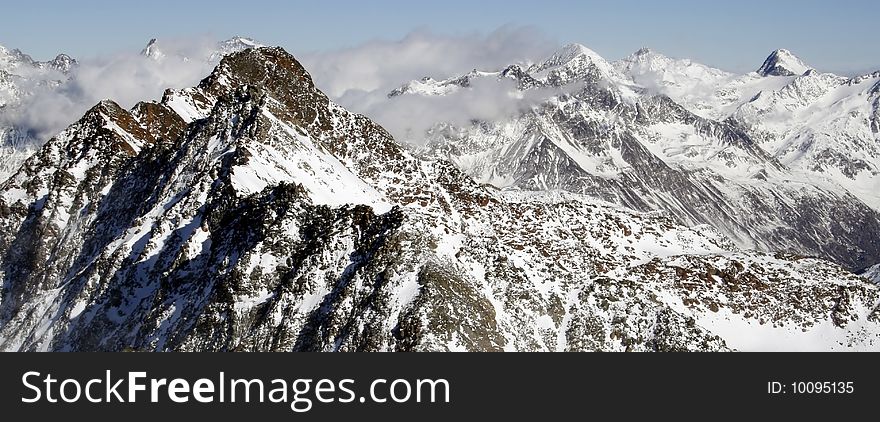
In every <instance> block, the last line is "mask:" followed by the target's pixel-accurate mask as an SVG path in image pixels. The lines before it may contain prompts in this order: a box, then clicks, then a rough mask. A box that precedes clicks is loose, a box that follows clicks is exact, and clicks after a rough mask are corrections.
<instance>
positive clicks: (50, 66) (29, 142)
mask: <svg viewBox="0 0 880 422" xmlns="http://www.w3.org/2000/svg"><path fill="white" fill-rule="evenodd" d="M76 65H77V62H76V60H74V59H73V58H71V57H70V56H68V55H66V54H59V55H58V56H56V57H55V58H54V59H52V60H50V61H46V62H38V61H35V60H34V59H33V58H31V57H30V56H28V55H27V54H25V53H23V52H21V51H20V50H17V49H12V50H10V49H8V48H6V47H4V46H2V45H0V180H3V179H5V178H6V177H7V176H9V175H10V174H12V172H13V171H15V170H16V169H17V168H18V166H19V165H21V163H22V162H23V161H24V160H25V159H26V158H27V157H28V156H30V154H32V153H33V152H34V151H35V150H36V148H37V144H38V143H39V141H38V140H37V139H36V138H35V137H34V135H33V134H32V133H30V132H29V130H28V128H23V127H18V126H16V125H14V124H12V123H11V122H9V121H8V120H7V119H5V116H6V113H9V112H10V111H12V110H13V109H15V108H16V107H19V106H20V105H21V103H22V100H24V99H25V98H27V97H28V96H31V95H33V94H34V93H35V92H38V91H40V90H49V89H55V88H56V87H57V86H59V85H61V84H62V83H63V81H64V80H66V79H67V78H68V77H69V74H70V72H71V71H72V70H73V69H74V67H75V66H76Z"/></svg>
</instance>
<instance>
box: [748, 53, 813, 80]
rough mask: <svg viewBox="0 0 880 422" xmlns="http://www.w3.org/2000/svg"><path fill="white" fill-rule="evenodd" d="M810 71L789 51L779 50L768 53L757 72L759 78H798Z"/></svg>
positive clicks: (808, 67)
mask: <svg viewBox="0 0 880 422" xmlns="http://www.w3.org/2000/svg"><path fill="white" fill-rule="evenodd" d="M810 69H812V68H811V67H810V66H807V65H806V64H805V63H804V62H803V61H802V60H801V59H800V58H798V57H797V56H795V55H794V54H792V52H791V51H788V50H785V49H779V50H776V51H774V52H772V53H770V56H768V57H767V60H765V61H764V64H763V65H761V67H760V68H758V70H757V72H758V74H759V75H761V76H800V75H803V74H804V73H806V72H807V71H808V70H810Z"/></svg>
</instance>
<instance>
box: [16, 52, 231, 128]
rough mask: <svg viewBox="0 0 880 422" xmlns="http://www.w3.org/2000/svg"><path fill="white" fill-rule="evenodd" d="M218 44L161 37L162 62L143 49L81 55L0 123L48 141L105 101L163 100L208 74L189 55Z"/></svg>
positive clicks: (131, 103)
mask: <svg viewBox="0 0 880 422" xmlns="http://www.w3.org/2000/svg"><path fill="white" fill-rule="evenodd" d="M214 45H216V43H214V42H212V41H210V40H208V39H207V38H192V39H180V40H167V41H165V40H163V42H162V45H161V48H162V51H163V53H165V54H164V57H163V58H162V59H161V60H154V59H151V58H149V57H146V56H144V55H142V54H140V51H131V52H125V53H118V54H113V55H109V56H104V57H95V58H86V59H80V60H79V63H80V64H79V66H77V67H76V68H74V69H73V70H72V71H71V74H70V76H69V78H67V79H66V80H64V81H63V82H61V83H60V85H59V84H57V83H54V84H49V85H46V84H43V85H42V86H34V87H29V88H28V91H29V92H30V95H28V96H26V97H25V98H23V101H22V102H21V104H18V105H17V106H15V107H10V108H8V109H6V110H4V112H3V113H2V115H0V123H2V124H4V125H7V126H12V127H16V128H20V129H24V130H26V131H28V132H30V133H32V134H33V135H34V136H35V137H36V138H37V139H39V140H45V139H48V138H50V137H52V136H54V135H55V134H57V133H59V132H60V131H62V130H63V129H64V128H65V127H67V126H68V125H70V124H71V123H73V122H75V121H76V120H78V119H79V118H80V117H82V115H83V114H84V113H85V112H86V111H87V110H88V109H89V108H91V107H92V106H94V105H95V104H97V103H98V102H99V101H101V100H104V99H111V100H113V101H116V102H117V103H119V104H120V105H122V106H123V107H125V108H131V107H133V106H134V105H135V104H136V103H137V102H139V101H144V100H154V99H159V98H161V96H162V93H163V92H164V91H165V89H167V88H183V87H187V86H192V85H194V84H196V83H198V81H199V80H201V79H202V78H204V77H205V76H206V75H207V74H208V73H209V72H210V71H211V69H212V67H213V65H212V64H210V63H208V62H207V61H206V60H201V59H189V57H193V58H201V57H207V55H208V54H210V53H209V52H210V51H212V50H213V47H212V46H214ZM62 77H63V75H59V76H58V78H59V79H60V78H62Z"/></svg>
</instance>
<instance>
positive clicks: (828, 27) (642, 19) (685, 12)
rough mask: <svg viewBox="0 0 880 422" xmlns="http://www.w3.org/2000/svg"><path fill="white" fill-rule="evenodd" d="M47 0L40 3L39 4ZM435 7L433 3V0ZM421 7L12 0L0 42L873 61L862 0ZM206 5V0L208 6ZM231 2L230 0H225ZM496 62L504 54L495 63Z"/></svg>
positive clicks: (733, 63) (823, 66)
mask: <svg viewBox="0 0 880 422" xmlns="http://www.w3.org/2000/svg"><path fill="white" fill-rule="evenodd" d="M47 3H48V6H47ZM434 4H435V5H436V3H434ZM442 4H443V6H444V7H442V8H440V7H434V8H433V9H432V10H430V11H425V8H423V7H415V4H413V3H412V2H403V1H395V0H389V1H384V2H378V3H370V4H365V3H361V2H335V3H334V4H330V3H328V2H324V3H322V4H312V3H306V2H299V1H294V2H275V1H271V0H257V1H251V2H248V3H247V5H248V7H247V9H246V10H241V7H240V4H237V3H235V2H230V1H227V0H220V1H212V2H210V3H208V2H186V3H184V2H171V1H168V0H156V1H154V2H152V3H151V4H150V7H142V6H140V5H132V4H119V3H118V2H109V1H106V0H92V1H84V2H77V3H69V2H58V1H48V2H42V3H41V4H40V5H39V6H37V5H35V4H30V3H27V4H18V5H16V6H14V7H9V8H7V10H8V9H13V10H12V13H11V15H12V16H14V17H15V18H14V19H11V20H10V21H9V22H7V23H5V24H4V27H3V28H0V45H3V46H5V47H7V48H18V49H20V50H21V51H23V52H25V53H27V54H29V55H31V56H33V57H34V58H35V59H37V60H48V59H51V58H52V57H54V56H55V55H57V54H58V53H66V54H69V55H71V56H73V57H76V58H85V59H88V58H93V57H99V56H106V55H112V54H117V53H121V52H125V53H129V52H131V51H132V50H137V51H139V50H140V49H141V48H143V47H144V45H146V43H147V41H149V39H151V38H160V39H182V38H212V39H218V40H219V39H227V38H231V37H232V36H245V37H251V38H254V39H257V40H259V41H261V42H264V43H266V44H270V45H279V46H282V47H284V48H286V49H288V50H289V51H291V52H293V53H294V54H295V55H299V54H320V53H324V52H333V51H338V50H346V49H351V48H357V47H359V46H363V45H365V44H370V43H375V42H386V43H389V42H397V41H400V40H404V39H406V38H407V37H409V36H412V34H414V33H428V34H432V35H434V36H437V37H449V38H457V39H462V40H465V39H467V38H469V37H480V36H486V35H487V34H491V33H493V32H495V31H497V30H498V29H499V28H507V27H512V28H527V29H528V30H529V31H531V32H532V33H533V35H534V36H535V37H538V38H541V41H542V42H546V43H548V44H555V45H563V44H568V43H580V44H583V45H586V46H587V47H589V48H591V49H593V50H595V51H596V52H597V53H599V54H600V55H602V56H603V57H605V58H606V59H608V60H616V59H620V58H623V57H625V56H627V55H629V54H631V53H633V52H635V51H636V50H638V49H639V48H642V47H648V48H651V49H652V50H655V51H658V52H660V53H663V54H665V55H668V56H670V57H677V58H687V59H692V60H695V61H697V62H700V63H704V64H707V65H710V66H713V67H717V68H720V69H723V70H727V71H731V72H737V73H744V72H748V71H752V70H755V69H756V68H757V67H758V66H760V64H761V62H762V61H763V59H764V58H766V56H767V55H768V54H769V53H770V52H772V51H773V50H776V49H778V48H785V49H788V50H791V51H792V52H794V53H795V54H796V55H798V56H799V57H801V58H802V59H803V60H804V61H805V62H807V63H808V64H809V65H811V66H813V67H815V68H817V69H819V70H822V71H830V72H836V73H841V74H848V75H852V74H860V73H866V72H871V71H874V70H880V45H878V43H876V42H874V36H873V31H874V29H873V27H874V22H873V19H874V18H873V16H876V15H877V12H880V4H877V3H876V2H870V1H864V0H850V1H843V2H837V3H836V4H835V5H834V6H830V5H828V4H827V2H818V1H807V2H804V1H799V2H794V1H780V2H769V3H768V2H758V1H753V0H746V1H740V2H737V4H736V5H733V6H731V5H719V4H705V2H697V1H693V0H681V1H675V2H663V3H661V4H655V2H648V1H642V0H637V1H632V2H628V3H627V4H626V5H620V4H609V3H608V2H577V3H572V2H566V1H561V0H551V1H547V2H543V3H541V4H540V5H536V4H534V3H526V2H522V1H505V2H500V1H486V2H479V3H477V4H472V3H469V2H464V1H461V0H447V1H446V2H444V3H442ZM208 5H210V7H208ZM233 6H234V7H233ZM499 64H500V63H499Z"/></svg>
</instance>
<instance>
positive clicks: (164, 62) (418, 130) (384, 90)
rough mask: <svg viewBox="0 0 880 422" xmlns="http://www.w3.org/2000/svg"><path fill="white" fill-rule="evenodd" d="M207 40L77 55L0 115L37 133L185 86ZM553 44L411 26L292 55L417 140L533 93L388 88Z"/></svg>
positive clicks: (494, 84) (524, 34)
mask: <svg viewBox="0 0 880 422" xmlns="http://www.w3.org/2000/svg"><path fill="white" fill-rule="evenodd" d="M216 46H217V44H216V40H211V39H209V38H207V37H202V38H190V39H176V40H169V39H161V40H160V43H159V49H160V50H161V52H162V53H163V54H162V55H161V56H162V57H163V58H162V59H161V60H152V59H150V58H147V57H144V56H143V55H141V54H140V52H139V51H131V52H125V53H119V54H114V55H109V56H103V57H96V58H91V59H81V60H80V65H79V66H78V67H77V68H76V69H75V70H74V71H73V74H72V77H71V78H70V79H69V80H68V81H67V82H65V83H64V84H62V85H61V86H60V87H58V88H56V89H52V90H48V89H44V90H37V91H36V92H35V95H33V96H31V97H29V98H27V99H26V100H25V101H24V103H23V104H22V105H21V106H20V107H16V108H15V109H11V110H6V111H5V112H4V113H3V116H2V119H3V120H5V123H7V124H11V125H12V126H15V127H19V128H26V129H28V130H30V131H31V132H33V133H35V134H37V135H38V137H40V138H42V139H46V138H48V137H51V136H52V135H54V134H56V133H58V132H60V131H61V130H63V129H64V128H65V127H67V126H68V125H69V124H71V123H72V122H74V121H76V120H78V119H79V118H80V117H81V116H82V115H83V113H84V112H85V111H86V110H88V109H89V108H91V107H92V106H93V105H94V104H96V103H98V102H99V101H101V100H103V99H112V100H114V101H116V102H118V103H119V104H120V105H122V106H123V107H126V108H130V107H132V106H134V105H135V104H136V103H137V102H139V101H146V100H155V99H159V98H161V96H162V93H163V92H164V91H165V90H166V89H167V88H175V89H179V88H184V87H189V86H194V85H195V84H197V83H198V81H199V80H201V79H202V78H204V77H205V76H207V75H208V74H209V73H210V71H211V69H212V67H213V66H214V64H212V63H210V62H209V61H207V60H206V58H207V57H208V56H209V55H210V53H211V52H213V51H214V49H216ZM556 48H557V44H556V43H555V42H552V41H551V40H549V39H548V38H547V37H546V36H544V35H543V34H542V33H540V32H539V31H537V30H534V29H531V28H520V27H502V28H500V29H498V30H496V31H494V32H491V33H488V34H469V35H456V36H450V35H439V34H436V33H432V32H428V31H416V32H413V33H411V34H409V35H407V36H406V37H404V38H403V39H400V40H396V41H370V42H366V43H364V44H362V45H359V46H355V47H350V48H345V49H340V50H334V51H325V52H317V53H307V54H300V55H298V56H297V59H299V60H300V61H301V62H302V63H303V65H304V66H305V67H306V69H308V71H309V73H310V74H311V75H312V77H313V78H314V80H315V83H316V85H317V86H318V87H319V88H320V89H322V90H323V91H324V92H326V93H327V94H328V95H329V96H330V97H331V98H333V99H334V100H336V101H337V102H339V103H340V104H341V105H343V106H345V107H347V108H349V109H351V110H352V111H355V112H360V113H363V114H366V115H367V116H369V117H371V118H373V119H375V120H376V121H377V122H378V123H380V124H382V125H383V126H385V127H386V128H387V129H388V130H390V131H391V133H392V134H394V135H395V136H396V137H398V138H399V139H407V140H410V141H416V142H417V141H419V139H418V138H419V135H420V134H423V133H424V131H425V130H427V129H428V128H429V127H430V126H431V125H432V124H434V123H436V122H440V121H445V122H451V123H455V124H466V123H467V122H469V121H471V120H474V119H480V120H492V119H494V118H497V117H500V116H502V115H505V114H509V113H513V112H517V111H519V110H520V109H522V108H523V107H525V106H528V105H529V104H531V103H533V102H534V98H532V97H533V96H534V94H532V95H531V96H527V97H525V98H519V99H513V101H512V98H511V95H514V94H515V91H516V90H515V86H514V85H513V83H512V82H510V81H505V82H499V81H495V80H494V79H493V80H485V81H476V82H475V83H474V85H473V86H472V87H471V89H469V90H460V91H459V92H457V93H455V94H453V95H449V96H447V97H433V98H429V97H421V96H413V95H407V96H402V97H399V98H395V99H393V100H389V99H388V98H387V94H388V93H389V92H390V91H391V90H393V89H395V88H398V87H399V86H401V85H402V84H404V83H406V82H409V81H411V80H413V79H420V78H422V77H424V76H431V77H433V78H435V79H438V80H439V79H445V78H448V77H451V76H458V75H461V74H464V73H467V72H469V71H470V70H473V69H475V68H476V69H480V70H500V69H502V68H503V67H505V66H507V65H509V64H512V63H521V62H526V61H528V60H530V59H531V60H535V59H539V58H542V57H545V56H547V55H549V54H550V53H551V52H552V51H554V50H555V49H556ZM187 57H188V58H191V59H187ZM516 95H519V96H521V93H520V94H516Z"/></svg>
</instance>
